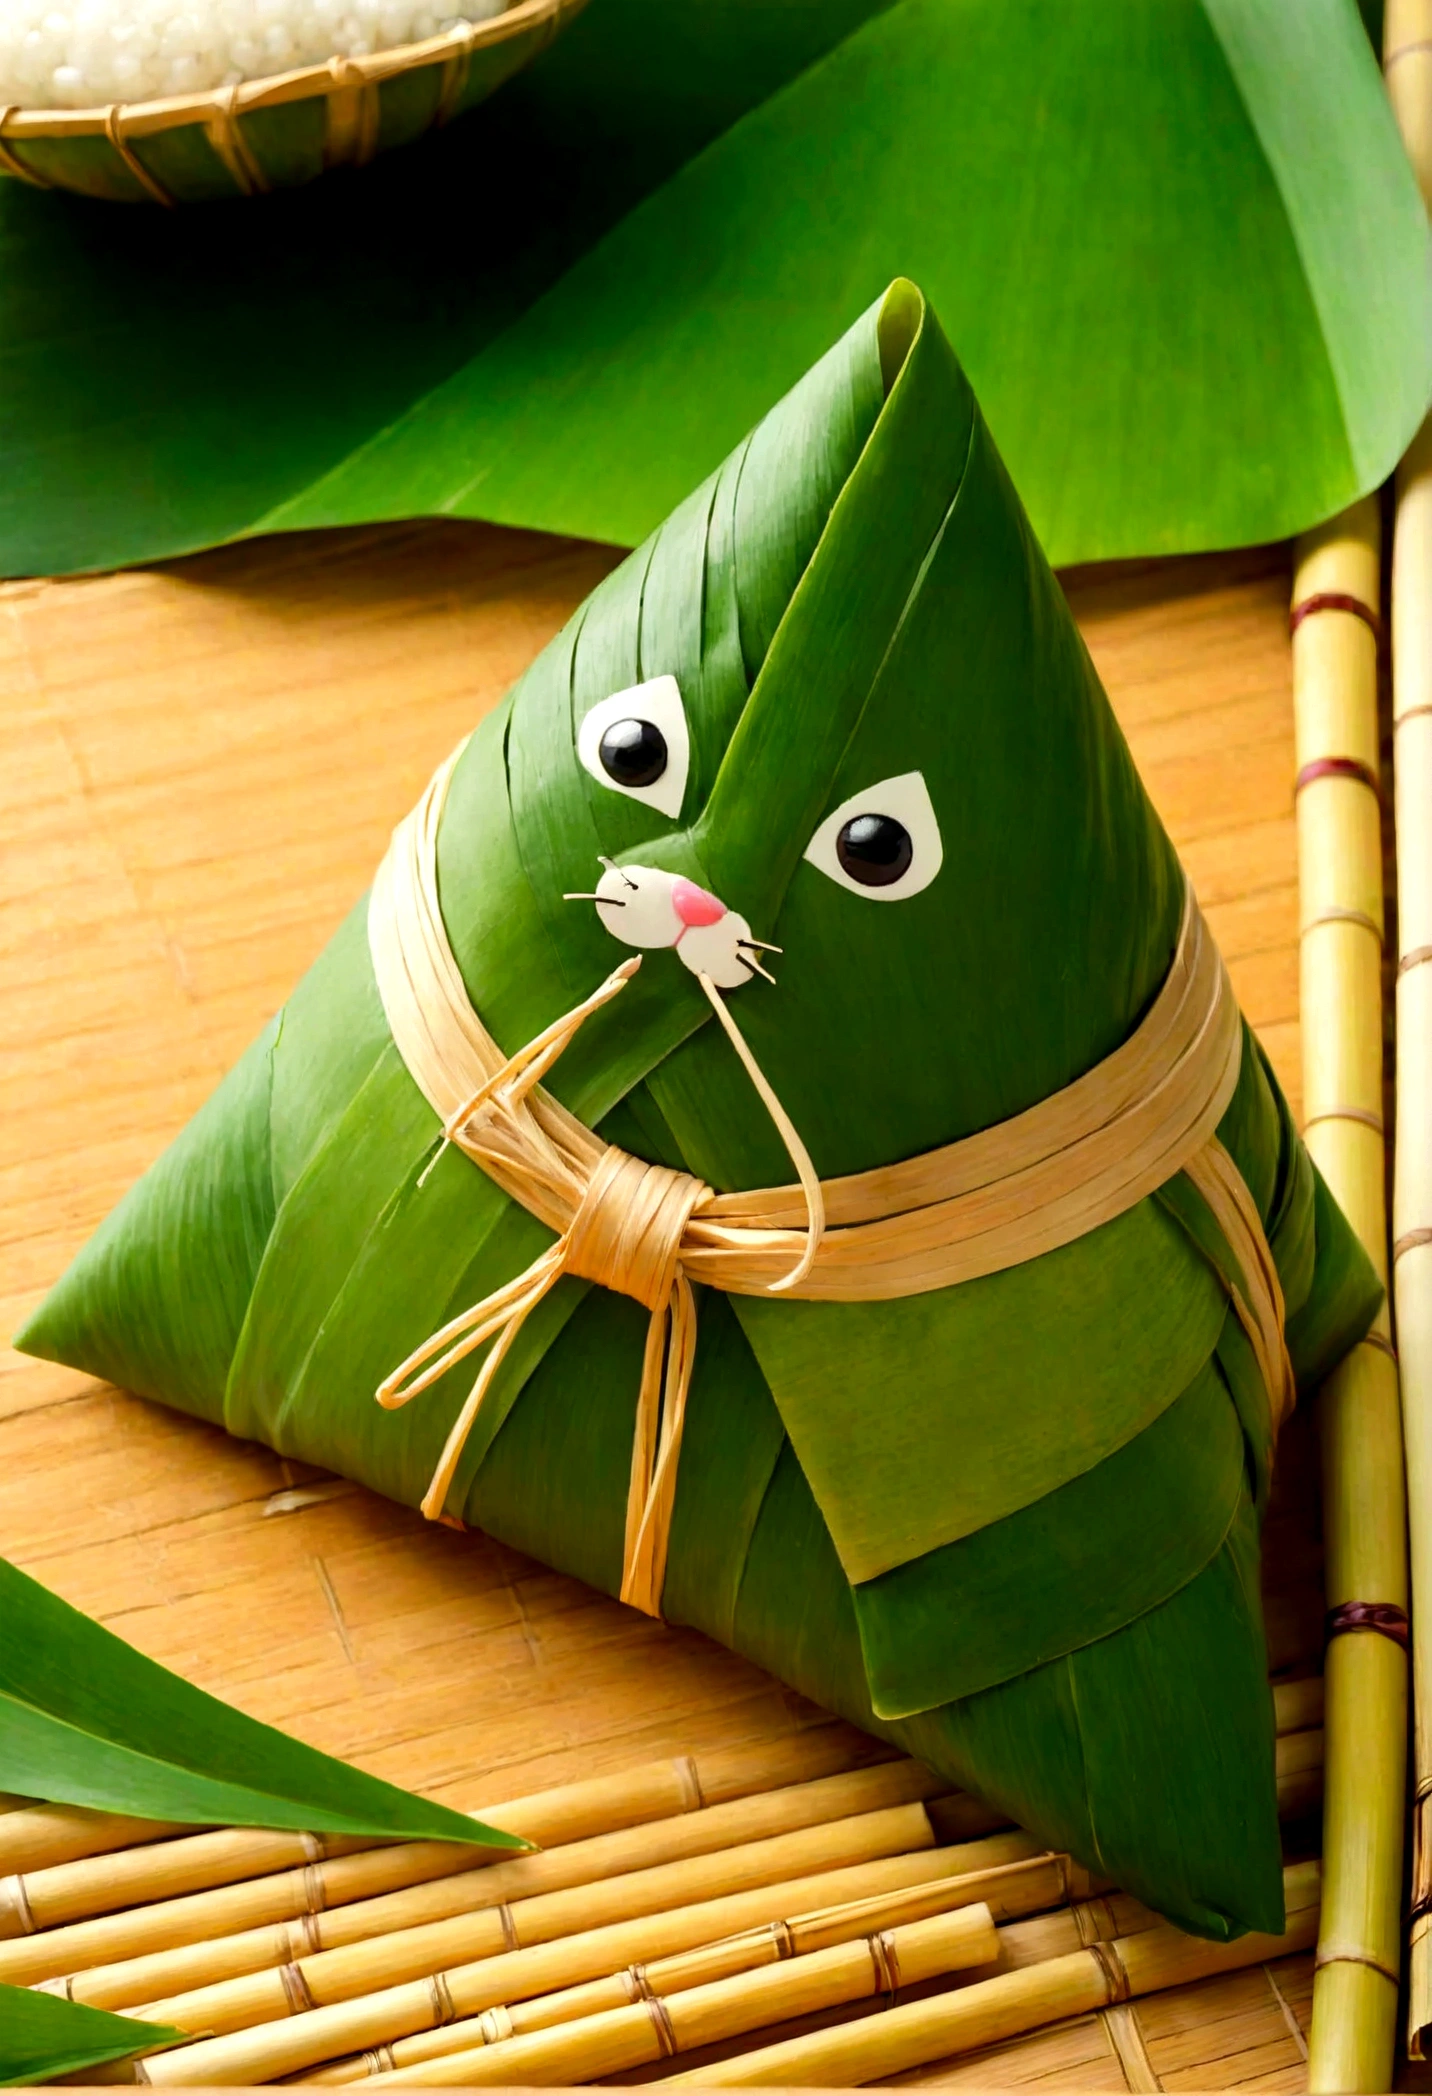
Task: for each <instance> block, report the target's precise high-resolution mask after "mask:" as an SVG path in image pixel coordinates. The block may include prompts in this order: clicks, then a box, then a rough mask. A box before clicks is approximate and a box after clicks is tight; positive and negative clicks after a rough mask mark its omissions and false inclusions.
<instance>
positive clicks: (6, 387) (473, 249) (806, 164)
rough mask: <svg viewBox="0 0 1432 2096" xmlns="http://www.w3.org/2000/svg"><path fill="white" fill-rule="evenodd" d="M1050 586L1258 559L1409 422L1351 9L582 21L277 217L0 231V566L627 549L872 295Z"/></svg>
mask: <svg viewBox="0 0 1432 2096" xmlns="http://www.w3.org/2000/svg"><path fill="white" fill-rule="evenodd" d="M906 271H908V272H911V273H915V274H917V275H918V276H919V277H920V280H921V281H922V283H923V284H924V285H925V287H926V288H927V289H928V291H929V292H930V294H931V295H932V296H933V297H934V299H935V300H936V302H937V303H938V305H939V306H940V308H941V310H942V311H943V313H944V314H945V317H946V322H947V325H948V326H949V328H950V331H951V335H952V338H953V340H954V342H955V344H956V346H957V348H958V350H959V352H960V355H961V357H962V360H963V361H964V363H965V365H966V366H967V368H968V369H969V371H970V374H971V376H972V378H973V380H974V382H975V385H976V388H977V390H978V391H979V393H980V395H981V398H982V400H983V403H984V406H985V409H986V412H987V413H988V416H989V419H990V422H991V425H992V427H993V429H994V431H995V434H996V436H997V438H998V440H999V443H1000V446H1001V449H1002V451H1003V452H1004V454H1005V455H1006V457H1007V459H1008V461H1009V463H1010V465H1011V467H1012V469H1013V471H1014V474H1015V476H1016V478H1017V480H1018V482H1019V484H1020V486H1021V489H1022V491H1023V494H1024V497H1025V500H1026V503H1027V505H1028V507H1029V510H1030V513H1031V515H1032V518H1033V521H1034V524H1035V527H1036V529H1037V531H1038V532H1039V534H1040V537H1041V539H1042V541H1043V543H1044V545H1045V548H1046V551H1047V552H1048V553H1049V554H1050V555H1051V557H1052V558H1053V559H1055V560H1056V561H1069V560H1079V559H1092V558H1101V557H1107V556H1112V555H1120V554H1132V553H1148V552H1154V551H1173V550H1177V549H1187V548H1193V547H1201V546H1209V545H1224V544H1232V543H1238V542H1247V541H1252V540H1258V539H1267V538H1272V537H1277V536H1280V535H1282V534H1286V533H1289V532H1292V531H1294V530H1297V529H1300V528H1302V527H1304V526H1306V525H1307V524H1310V523H1312V522H1313V521H1315V520H1316V519H1318V518H1320V517H1322V516H1324V515H1327V514H1329V513H1331V512H1332V511H1334V510H1336V509H1337V508H1338V507H1339V506H1341V505H1342V504H1344V503H1346V502H1347V501H1349V500H1350V499H1351V498H1352V497H1353V496H1355V495H1357V494H1359V493H1361V492H1363V491H1364V490H1366V489H1367V488H1368V487H1370V486H1373V485H1375V484H1376V483H1377V482H1378V481H1379V480H1380V479H1381V478H1382V477H1383V476H1384V475H1385V474H1386V473H1387V472H1388V471H1389V470H1390V468H1391V466H1392V465H1393V463H1394V462H1395V460H1396V458H1397V457H1398V456H1399V454H1400V452H1401V450H1402V449H1403V447H1404V446H1405V444H1406V442H1407V439H1408V437H1409V436H1410V434H1411V432H1412V431H1413V429H1415V427H1416V426H1417V423H1418V421H1419V420H1420V418H1421V415H1422V413H1423V411H1424V408H1425V406H1426V401H1427V397H1428V393H1429V389H1432V295H1429V279H1428V268H1427V231H1426V225H1425V220H1424V216H1423V213H1422V208H1421V204H1420V201H1419V199H1418V195H1417V191H1416V188H1415V185H1414V183H1413V181H1412V177H1411V174H1410V171H1409V169H1408V167H1407V164H1406V160H1405V156H1404V155H1403V152H1402V149H1401V145H1400V142H1399V140H1398V137H1397V133H1396V129H1395V126H1394V124H1393V122H1392V118H1391V115H1390V112H1389V110H1388V108H1387V105H1386V101H1385V98H1384V96H1383V93H1382V89H1381V84H1380V81H1379V78H1378V74H1377V69H1376V65H1375V63H1374V61H1373V58H1372V55H1371V52H1370V50H1369V48H1368V43H1367V39H1366V37H1365V35H1364V33H1363V30H1362V27H1361V24H1360V22H1359V18H1358V13H1357V9H1356V7H1355V6H1354V4H1353V0H1304V4H1303V5H1302V6H1301V7H1299V8H1297V9H1292V8H1288V7H1286V6H1285V5H1283V4H1282V0H1068V4H1066V5H1064V6H1062V7H1058V8H1054V7H1050V6H1048V5H1043V4H1040V0H1003V4H996V0H899V4H896V5H888V4H882V0H783V4H781V5H772V4H770V0H705V4H703V5H702V6H701V7H700V8H694V9H683V10H673V9H672V8H671V7H670V6H669V5H668V4H666V0H595V4H594V5H593V6H591V7H590V8H588V10H587V11H586V13H585V15H584V16H583V17H582V18H581V19H580V20H579V21H578V22H576V23H575V24H574V25H573V27H572V29H571V31H570V32H569V33H568V35H567V36H566V37H564V38H563V39H562V40H561V41H560V42H559V43H558V45H556V46H555V47H554V49H553V50H552V52H551V53H550V54H549V55H548V56H547V57H546V58H544V59H543V60H542V61H541V62H539V64H538V65H537V66H536V67H534V68H533V69H532V71H531V72H530V73H529V74H527V75H525V76H523V77H522V78H521V79H520V80H518V81H516V82H514V83H512V84H511V85H510V86H509V87H508V88H507V89H505V90H504V91H503V92H502V94H501V95H499V96H498V97H497V98H496V99H495V101H494V102H493V103H491V104H490V105H488V106H487V107H486V108H484V110H483V111H482V112H481V113H480V114H479V115H478V116H477V117H476V118H475V119H474V120H473V121H472V122H471V123H468V124H465V125H461V126H458V127H457V128H456V129H455V130H454V131H453V132H452V133H450V134H446V135H444V136H443V137H441V138H439V139H438V140H436V141H434V142H432V143H430V144H429V145H427V146H424V147H421V148H416V149H414V150H412V151H411V152H408V153H402V154H398V155H396V156H393V157H392V158H391V159H390V160H389V161H387V162H385V163H382V164H380V165H378V166H375V167H373V168H371V169H369V170H367V171H365V172H364V173H363V174H362V175H361V176H357V177H349V176H344V177H341V178H333V179H330V180H327V181H325V182H323V183H320V184H319V185H317V186H316V188H315V189H314V190H313V191H312V192H309V193H307V194H300V195H294V196H284V197H274V198H270V199H266V200H263V201H261V202H244V203H239V204H235V205H232V206H218V207H213V208H211V209H207V210H191V211H188V212H179V213H175V214H172V215H165V214H161V213H158V212H153V211H146V210H138V209H136V210H134V211H131V212H128V213H123V212H120V211H117V210H114V209H111V208H108V207H104V206H94V205H86V204H84V203H80V202H77V201H73V200H67V199H61V198H56V197H47V196H42V195H37V194H35V193H33V192H28V191H23V190H21V189H19V187H18V185H14V184H6V185H4V194H3V196H0V371H3V380H0V401H3V407H0V442H3V443H4V446H5V452H6V458H7V465H8V468H9V470H8V472H7V474H6V475H5V476H4V480H3V485H2V486H0V568H3V569H4V570H5V571H8V572H18V571H30V570H46V571H48V570H61V569H69V568H76V567H86V566H101V565H106V564H113V563H122V562H125V561H134V560H139V559H144V558H150V557H153V556H155V555H159V554H164V553H171V552H176V551H180V550H183V549H185V548H190V547H194V546H197V545H201V544H205V543H208V542H211V541H213V540H216V539H220V538H223V537H226V536H230V535H233V534H236V533H240V532H244V531H249V530H262V529H270V528H275V527H280V526H285V527H287V526H299V525H312V524H331V523H344V522H353V521H358V520H361V519H366V518H372V517H377V516H402V515H409V514H425V513H430V512H431V513H442V514H455V515H461V516H472V517H484V518H491V519H496V520H498V521H503V522H508V523H515V524H525V525H541V526H547V527H551V528H556V529H562V530H569V531H577V532H583V533H586V534H589V535H592V536H595V537H599V538H606V539H611V540H615V541H618V542H631V541H634V540H635V539H637V538H639V537H640V536H641V535H642V534H643V533H644V532H645V531H647V530H648V529H650V528H651V527H652V526H653V525H654V524H655V523H656V522H657V521H658V519H659V518H660V517H661V516H662V515H663V514H664V513H665V512H666V511H667V510H668V509H669V508H670V506H671V505H672V504H673V502H675V501H676V500H677V499H678V498H679V496H680V495H681V494H682V493H683V492H684V491H685V490H686V488H688V487H689V486H690V485H691V484H692V483H693V482H694V481H695V480H697V479H699V478H700V477H701V476H702V475H703V474H704V473H706V472H708V471H710V470H711V469H712V468H713V467H714V466H715V465H716V464H717V462H718V461H719V460H720V458H721V457H722V456H723V454H724V453H725V452H726V451H727V450H728V449H729V448H730V446H731V445H732V444H734V443H735V442H736V441H737V439H738V438H739V437H740V435H741V433H742V432H743V430H745V429H746V428H748V427H749V426H750V425H751V424H752V423H753V422H754V421H756V419H757V418H758V417H759V415H760V414H761V413H763V412H764V410H765V409H766V407H768V406H769V404H770V402H771V401H772V399H774V398H775V397H776V396H777V395H778V394H779V393H781V392H782V391H783V390H784V389H785V388H786V387H788V386H790V385H791V384H793V383H794V381H795V379H796V378H797V377H798V376H799V374H800V372H801V371H802V370H803V369H804V368H805V367H806V365H807V364H808V363H809V362H811V361H812V359H813V358H814V357H815V356H816V355H817V354H818V353H819V351H820V350H821V349H822V348H823V347H824V345H825V344H826V343H827V342H829V341H830V340H831V339H832V337H833V336H835V335H837V334H838V333H839V332H840V330H841V329H842V328H844V327H845V326H847V325H849V324H850V322H851V321H853V320H854V318H855V316H856V315H857V314H858V313H859V312H860V311H861V309H862V308H863V307H864V306H865V305H867V304H868V303H869V301H870V300H871V299H872V298H873V297H875V296H876V295H877V294H878V292H879V291H880V289H881V287H882V286H883V285H884V284H885V283H886V282H887V281H888V280H889V279H890V278H891V277H892V276H893V275H895V274H897V273H898V272H906Z"/></svg>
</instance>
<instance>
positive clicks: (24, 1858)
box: [0, 1798, 193, 1878]
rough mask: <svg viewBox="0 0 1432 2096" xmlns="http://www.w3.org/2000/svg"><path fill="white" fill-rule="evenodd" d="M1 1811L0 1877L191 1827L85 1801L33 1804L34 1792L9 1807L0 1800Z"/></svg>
mask: <svg viewBox="0 0 1432 2096" xmlns="http://www.w3.org/2000/svg"><path fill="white" fill-rule="evenodd" d="M0 1813H3V1817H0V1877H7V1878H8V1877H14V1876H15V1875H16V1874H17V1873H19V1872H21V1871H30V1870H47V1869H49V1868H50V1866H51V1865H53V1864H56V1863H74V1862H77V1861H78V1860H79V1858H80V1857H82V1856H100V1855H105V1854H107V1853H108V1852H109V1851H110V1850H112V1849H132V1848H136V1847H137V1846H138V1845H139V1844H140V1843H141V1842H145V1841H163V1840H165V1839H166V1838H167V1837H168V1836H169V1835H171V1834H189V1833H192V1831H193V1829H192V1828H190V1827H183V1826H176V1825H174V1824H173V1823H172V1822H170V1821H169V1820H162V1819H130V1818H129V1817H128V1816H127V1815H126V1814H124V1813H122V1812H91V1811H89V1810H88V1809H87V1808H86V1807H85V1806H83V1805H37V1804H36V1803H35V1801H34V1799H33V1798H16V1799H15V1800H14V1802H13V1804H12V1805H11V1806H9V1807H8V1808H7V1807H4V1806H0Z"/></svg>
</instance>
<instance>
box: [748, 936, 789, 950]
mask: <svg viewBox="0 0 1432 2096" xmlns="http://www.w3.org/2000/svg"><path fill="white" fill-rule="evenodd" d="M736 944H737V945H738V946H754V947H755V948H756V950H757V952H758V953H784V952H785V950H786V949H785V948H784V946H772V944H771V942H770V940H769V939H750V938H746V939H738V940H737V941H736Z"/></svg>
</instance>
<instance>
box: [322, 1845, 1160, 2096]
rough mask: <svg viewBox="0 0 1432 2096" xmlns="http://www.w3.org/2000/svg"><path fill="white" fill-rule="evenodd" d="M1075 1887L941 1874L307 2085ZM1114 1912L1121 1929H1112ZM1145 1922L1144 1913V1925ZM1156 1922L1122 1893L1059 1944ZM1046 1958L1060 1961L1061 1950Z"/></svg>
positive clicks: (546, 2000) (1001, 1875) (1043, 1868)
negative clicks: (970, 1909)
mask: <svg viewBox="0 0 1432 2096" xmlns="http://www.w3.org/2000/svg"><path fill="white" fill-rule="evenodd" d="M1068 1884H1069V1880H1068V1873H1067V1869H1066V1859H1065V1858H1064V1857H1062V1856H1059V1855H1056V1854H1053V1853H1048V1854H1044V1855H1039V1856H1031V1857H1028V1858H1027V1859H1026V1860H1025V1861H1023V1862H1020V1863H1011V1864H1007V1865H1005V1866H1004V1867H1003V1868H996V1869H994V1870H983V1871H974V1872H972V1873H970V1874H968V1875H966V1876H962V1877H957V1878H935V1879H932V1880H929V1881H927V1882H925V1883H922V1884H919V1885H912V1886H910V1887H908V1888H906V1889H902V1890H897V1891H893V1892H882V1893H876V1894H874V1895H867V1896H866V1897H865V1898H862V1899H855V1900H848V1901H846V1902H844V1903H843V1904H842V1905H839V1906H834V1907H825V1908H820V1909H817V1910H816V1911H815V1912H814V1913H811V1914H794V1915H791V1916H789V1917H788V1918H786V1919H784V1920H781V1921H773V1922H768V1923H767V1924H765V1926H763V1927H761V1928H759V1929H748V1930H746V1931H745V1932H744V1933H743V1934H741V1935H738V1936H727V1937H725V1938H723V1939H722V1940H721V1941H720V1942H717V1943H708V1944H703V1945H702V1946H701V1947H700V1948H699V1949H697V1950H691V1951H678V1952H677V1953H676V1954H675V1955H674V1956H672V1957H668V1958H656V1959H653V1960H651V1961H650V1962H649V1963H647V1964H644V1965H629V1966H627V1967H626V1969H625V1970H624V1971H622V1972H617V1973H609V1974H608V1975H607V1976H606V1977H605V1978H603V1979H599V1980H589V1981H586V1982H585V1983H584V1984H582V1985H580V1986H575V1987H564V1988H562V1989H560V1990H559V1991H558V1992H557V1993H554V1994H542V1995H537V1996H535V1997H534V1998H533V1999H531V2000H529V2001H519V2002H513V2003H511V2004H510V2005H508V2006H504V2007H502V2008H497V2009H489V2010H486V2011H485V2012H484V2013H483V2014H482V2015H481V2016H471V2017H464V2018H463V2019H462V2020H461V2021H460V2022H458V2023H450V2024H447V2025H445V2026H444V2027H443V2028H442V2029H441V2030H433V2031H420V2032H418V2033H416V2034H415V2035H414V2036H412V2037H409V2038H399V2039H396V2040H395V2041H394V2042H393V2043H391V2044H387V2045H382V2046H379V2047H378V2048H376V2049H375V2050H373V2051H371V2052H366V2053H362V2054H359V2055H358V2056H356V2057H354V2058H350V2059H345V2060H339V2061H337V2062H335V2063H334V2065H332V2066H331V2067H320V2068H317V2069H314V2070H311V2071H310V2072H309V2074H308V2075H307V2077H306V2079H307V2080H309V2081H313V2082H318V2083H321V2084H323V2085H325V2086H329V2087H333V2086H342V2085H345V2084H348V2083H351V2082H355V2081H363V2080H366V2079H367V2078H368V2077H369V2076H372V2075H377V2074H382V2073H385V2072H391V2071H392V2070H394V2069H396V2068H399V2067H416V2066H419V2065H421V2064H422V2063H423V2062H424V2061H428V2060H437V2059H444V2058H446V2057H447V2055H448V2054H450V2053H456V2052H467V2051H470V2050H472V2049H473V2048H476V2047H480V2046H483V2045H494V2044H497V2043H499V2042H500V2041H501V2040H503V2039H506V2038H510V2037H527V2036H529V2035H531V2034H532V2033H534V2032H542V2031H549V2030H551V2029H553V2028H554V2027H555V2026H556V2025H558V2024H565V2023H575V2022H577V2021H579V2020H581V2019H583V2018H589V2017H593V2016H599V2015H601V2014H602V2013H603V2012H604V2011H606V2010H610V2009H624V2008H627V2007H629V2006H630V2004H631V2003H632V2002H633V2001H635V2000H638V1999H642V1998H644V1997H646V1996H647V1995H648V1994H655V1995H661V1996H665V1995H669V1994H681V1993H685V1992H686V1991H687V1990H688V1989H690V1988H692V1987H704V1986H710V1985H712V1984H714V1983H715V1982H716V1981H717V1980H724V1979H730V1978H732V1977H734V1976H735V1975H736V1974H737V1973H742V1972H752V1971H755V1970H757V1969H759V1968H760V1967H762V1966H765V1965H775V1964H778V1963H779V1962H780V1961H781V1960H783V1959H786V1958H793V1957H802V1956H804V1955H805V1954H806V1953H807V1952H810V1951H815V1950H826V1949H829V1948H830V1947H831V1946H832V1945H834V1944H837V1943H849V1942H852V1941H854V1940H856V1939H857V1938H861V1937H868V1936H870V1935H872V1934H878V1933H879V1932H880V1931H881V1930H884V1929H891V1928H897V1927H901V1926H904V1925H906V1924H908V1923H910V1922H913V1921H923V1920H926V1919H928V1918H929V1917H931V1916H933V1915H935V1914H943V1913H947V1912H949V1911H951V1910H952V1909H954V1908H957V1907H962V1906H967V1905H970V1904H973V1903H975V1902H978V1901H983V1902H985V1903H986V1904H988V1905H989V1907H990V1910H991V1912H992V1913H994V1914H995V1915H997V1916H999V1917H1001V1918H1003V1917H1005V1916H1007V1915H1010V1914H1019V1913H1025V1912H1029V1911H1037V1910H1038V1909H1039V1908H1041V1907H1047V1906H1050V1905H1052V1904H1053V1903H1055V1902H1056V1901H1059V1900H1062V1899H1065V1898H1067V1897H1068ZM1116 1907H1117V1909H1118V1910H1119V1913H1120V1917H1121V1921H1122V1923H1123V1925H1124V1927H1123V1928H1121V1927H1119V1926H1115V1925H1113V1916H1114V1912H1115V1908H1116ZM1141 1916H1145V1917H1146V1922H1145V1920H1143V1919H1141V1918H1140V1917H1141ZM1155 1918H1156V1917H1155V1916H1153V1915H1152V1914H1148V1913H1147V1910H1146V1909H1141V1908H1140V1907H1139V1903H1138V1901H1137V1900H1130V1899H1128V1898H1126V1897H1125V1896H1124V1895H1123V1894H1119V1895H1116V1896H1115V1898H1114V1899H1113V1900H1109V1899H1103V1898H1101V1899H1097V1900H1093V1899H1091V1900H1087V1901H1082V1902H1080V1905H1079V1908H1078V1909H1077V1910H1076V1909H1074V1908H1068V1907H1066V1908H1064V1909H1062V1910H1061V1914H1060V1919H1061V1920H1063V1921H1065V1922H1066V1923H1067V1924H1068V1927H1069V1930H1070V1932H1071V1934H1072V1936H1073V1942H1072V1943H1069V1942H1060V1944H1059V1945H1058V1949H1059V1950H1060V1951H1063V1950H1068V1949H1072V1948H1076V1947H1077V1946H1078V1945H1079V1944H1080V1943H1087V1942H1094V1941H1098V1940H1101V1939H1102V1938H1103V1937H1104V1936H1116V1935H1119V1934H1121V1933H1123V1932H1124V1929H1127V1930H1129V1931H1132V1929H1133V1928H1136V1927H1140V1926H1144V1925H1148V1926H1152V1924H1153V1922H1154V1920H1155ZM1047 1955H1050V1956H1053V1955H1055V1952H1053V1951H1051V1952H1049V1953H1047Z"/></svg>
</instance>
